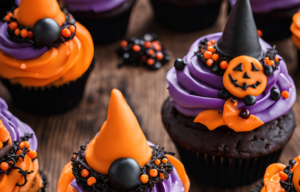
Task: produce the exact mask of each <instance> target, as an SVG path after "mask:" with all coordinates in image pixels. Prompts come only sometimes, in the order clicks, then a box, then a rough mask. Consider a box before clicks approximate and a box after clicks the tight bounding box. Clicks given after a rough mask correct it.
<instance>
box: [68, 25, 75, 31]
mask: <svg viewBox="0 0 300 192" xmlns="http://www.w3.org/2000/svg"><path fill="white" fill-rule="evenodd" d="M69 30H70V31H71V32H72V33H74V32H75V31H76V28H75V26H74V25H70V26H69Z"/></svg>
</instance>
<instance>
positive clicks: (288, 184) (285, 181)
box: [279, 159, 297, 192]
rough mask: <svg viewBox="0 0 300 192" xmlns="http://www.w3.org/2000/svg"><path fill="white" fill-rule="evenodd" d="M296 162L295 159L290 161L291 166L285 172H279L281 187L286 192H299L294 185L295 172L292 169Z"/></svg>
mask: <svg viewBox="0 0 300 192" xmlns="http://www.w3.org/2000/svg"><path fill="white" fill-rule="evenodd" d="M295 164H296V161H295V160H294V159H292V160H290V162H289V165H288V166H286V168H285V169H284V170H283V171H280V172H279V176H280V185H281V186H282V187H283V188H284V189H285V191H286V192H297V191H296V190H295V188H294V184H293V172H292V169H293V167H294V165H295Z"/></svg>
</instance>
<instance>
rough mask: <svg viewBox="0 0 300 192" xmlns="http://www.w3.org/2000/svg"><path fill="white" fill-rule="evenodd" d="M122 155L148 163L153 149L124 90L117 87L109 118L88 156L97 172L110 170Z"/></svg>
mask: <svg viewBox="0 0 300 192" xmlns="http://www.w3.org/2000/svg"><path fill="white" fill-rule="evenodd" d="M122 157H124V158H133V159H135V160H136V161H137V162H138V163H139V165H140V166H144V165H146V164H147V163H149V161H150V160H151V157H152V149H151V148H150V147H149V145H148V144H147V140H146V137H145V135H144V133H143V132H142V130H141V127H140V125H139V123H138V121H137V119H136V117H135V115H134V114H133V112H132V110H131V109H130V107H129V106H128V104H127V103H126V101H125V98H124V97H123V95H122V93H121V92H120V91H119V90H117V89H113V90H112V92H111V98H110V103H109V108H108V116H107V121H106V122H105V123H104V124H103V125H102V127H101V130H100V132H99V134H98V135H97V136H96V137H95V138H94V139H93V140H92V141H91V142H90V143H89V144H88V146H87V148H86V151H85V159H86V161H87V163H88V164H89V166H91V167H92V168H93V169H95V170H96V171H97V172H99V173H101V174H107V173H108V169H109V166H110V165H111V164H112V162H113V161H115V160H116V159H118V158H122Z"/></svg>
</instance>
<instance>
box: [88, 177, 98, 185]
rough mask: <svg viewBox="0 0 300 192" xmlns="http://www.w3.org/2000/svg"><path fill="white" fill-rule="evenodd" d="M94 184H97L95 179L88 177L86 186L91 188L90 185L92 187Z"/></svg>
mask: <svg viewBox="0 0 300 192" xmlns="http://www.w3.org/2000/svg"><path fill="white" fill-rule="evenodd" d="M95 183H97V180H96V179H95V177H90V178H88V180H87V184H88V185H89V186H92V185H94V184H95Z"/></svg>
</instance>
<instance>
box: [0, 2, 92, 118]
mask: <svg viewBox="0 0 300 192" xmlns="http://www.w3.org/2000/svg"><path fill="white" fill-rule="evenodd" d="M93 55H94V46H93V41H92V38H91V36H90V34H89V32H88V31H87V30H86V29H85V28H84V27H83V26H82V25H81V24H80V23H78V22H76V21H75V19H74V18H73V16H72V15H71V14H69V13H68V12H67V11H66V10H64V11H61V10H60V8H59V5H58V3H57V1H54V0H43V1H40V0H22V1H21V3H20V7H19V8H17V9H15V10H14V12H13V13H8V14H7V16H6V17H5V23H4V24H3V25H1V26H0V77H1V80H2V82H3V84H4V85H5V86H6V87H7V89H8V90H9V92H10V94H11V97H12V100H13V103H14V105H15V106H16V107H19V108H21V109H23V110H26V111H29V112H33V113H38V114H53V113H58V112H63V111H65V110H67V109H70V108H71V107H73V106H75V105H76V104H77V103H78V102H79V101H80V100H81V98H82V96H83V92H84V87H85V84H86V81H87V79H88V76H89V75H90V73H91V71H92V69H93V63H92V60H93Z"/></svg>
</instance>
